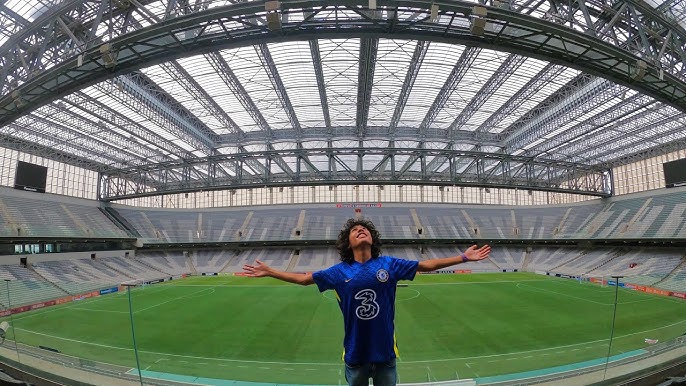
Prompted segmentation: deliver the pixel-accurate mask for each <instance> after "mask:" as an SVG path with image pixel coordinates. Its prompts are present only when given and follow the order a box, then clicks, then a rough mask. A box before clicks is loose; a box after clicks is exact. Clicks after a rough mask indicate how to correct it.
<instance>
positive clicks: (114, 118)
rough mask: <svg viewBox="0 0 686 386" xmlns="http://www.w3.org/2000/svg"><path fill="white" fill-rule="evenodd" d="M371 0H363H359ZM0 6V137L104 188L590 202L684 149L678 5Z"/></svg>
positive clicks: (681, 8)
mask: <svg viewBox="0 0 686 386" xmlns="http://www.w3.org/2000/svg"><path fill="white" fill-rule="evenodd" d="M374 3H376V2H374ZM369 6H370V3H368V2H367V1H333V2H315V1H302V0H298V1H295V0H284V1H281V2H277V1H266V2H264V1H247V2H242V1H236V2H234V1H226V0H158V1H152V0H111V1H99V0H97V1H96V0H0V136H1V138H2V142H0V145H1V146H4V147H9V148H14V149H18V150H21V151H23V152H27V153H32V154H40V155H41V156H43V157H47V158H52V159H55V160H58V161H62V162H67V163H70V164H75V165H78V166H81V167H85V168H87V169H90V170H95V171H98V172H100V173H101V175H102V178H103V183H104V186H105V189H104V190H103V191H102V195H103V198H106V199H112V198H118V197H130V196H135V195H147V194H156V193H160V192H179V191H188V190H197V189H213V188H220V187H232V188H240V187H250V186H274V185H286V184H347V183H355V184H357V183H373V184H395V183H411V184H418V183H431V184H452V185H475V186H500V187H517V188H527V189H543V190H554V191H569V192H576V193H583V194H595V195H607V194H608V193H609V191H608V188H607V179H608V173H607V171H608V170H609V169H611V168H612V167H615V166H618V165H622V164H627V163H630V162H633V161H635V160H638V159H643V158H647V157H651V156H654V155H657V154H662V153H665V152H668V151H673V150H674V149H681V148H684V147H686V144H685V142H686V130H685V129H684V123H686V73H685V71H686V69H684V59H685V58H686V54H685V52H684V46H685V45H684V43H685V42H686V29H685V28H684V27H685V26H686V5H685V3H684V1H682V0H674V1H666V2H657V1H655V0H647V1H643V0H617V1H601V0H590V1H578V2H571V3H570V2H561V1H556V0H551V1H523V0H514V1H509V2H508V1H503V0H491V1H488V2H485V3H484V2H467V1H452V0H451V1H445V2H441V3H435V2H432V1H429V0H420V1H411V2H409V1H379V2H378V5H377V6H376V8H375V9H370V8H369Z"/></svg>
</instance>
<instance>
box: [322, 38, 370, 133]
mask: <svg viewBox="0 0 686 386" xmlns="http://www.w3.org/2000/svg"><path fill="white" fill-rule="evenodd" d="M319 52H320V56H321V60H322V72H323V74H324V84H325V85H326V98H327V102H328V105H329V114H330V115H331V125H332V126H355V120H356V117H357V71H358V67H359V63H358V62H359V55H360V40H359V39H343V40H327V39H320V40H319Z"/></svg>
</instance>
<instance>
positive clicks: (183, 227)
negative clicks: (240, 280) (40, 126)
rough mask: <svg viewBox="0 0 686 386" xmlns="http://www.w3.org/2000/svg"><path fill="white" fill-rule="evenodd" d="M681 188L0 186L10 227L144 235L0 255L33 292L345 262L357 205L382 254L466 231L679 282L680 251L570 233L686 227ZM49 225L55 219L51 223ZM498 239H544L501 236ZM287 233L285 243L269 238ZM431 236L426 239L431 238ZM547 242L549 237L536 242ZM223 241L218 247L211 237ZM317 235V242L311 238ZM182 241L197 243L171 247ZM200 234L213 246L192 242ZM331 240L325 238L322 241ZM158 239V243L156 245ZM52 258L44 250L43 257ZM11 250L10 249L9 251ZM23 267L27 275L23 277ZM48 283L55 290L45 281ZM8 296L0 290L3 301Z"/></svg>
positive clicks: (675, 235)
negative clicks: (152, 204) (17, 258)
mask: <svg viewBox="0 0 686 386" xmlns="http://www.w3.org/2000/svg"><path fill="white" fill-rule="evenodd" d="M684 202H686V189H683V188H680V189H665V190H659V191H654V192H649V193H647V192H644V193H639V194H633V195H627V196H623V197H614V198H610V199H604V200H591V201H588V202H583V203H576V204H568V205H549V206H537V207H524V206H486V205H446V204H427V203H423V204H369V205H336V204H307V205H305V204H303V205H279V206H264V207H260V206H254V207H249V208H247V207H237V208H213V209H197V210H191V209H151V208H138V207H130V206H125V205H118V204H111V205H110V204H103V203H97V202H93V201H88V200H81V199H75V198H69V197H61V196H55V195H47V194H36V193H29V192H21V194H19V193H17V192H16V191H15V190H13V189H5V188H0V217H1V218H2V220H3V225H4V228H2V229H1V230H0V231H2V232H4V233H3V234H4V237H6V238H10V237H16V236H17V234H22V235H24V236H26V237H45V238H63V237H79V238H85V239H89V238H98V237H107V238H114V239H117V238H118V239H121V240H125V239H131V238H132V237H134V235H135V237H136V238H137V239H138V242H139V244H138V245H139V247H140V246H143V247H146V245H147V246H148V248H147V249H139V250H138V252H137V253H136V256H135V258H134V257H132V258H124V257H121V256H104V257H97V258H90V259H88V258H81V257H78V258H70V259H66V260H64V259H61V260H57V261H31V258H30V255H27V257H28V263H29V264H28V265H27V266H26V267H20V266H17V265H14V264H16V262H13V263H11V264H10V263H7V264H5V265H3V266H2V267H3V270H2V271H1V272H0V273H2V274H4V275H6V276H7V278H8V279H10V280H13V281H17V282H18V283H24V285H27V286H31V288H34V287H36V288H37V287H38V286H40V287H41V288H43V287H44V288H43V289H42V291H41V292H40V293H39V294H37V295H36V298H35V299H34V298H32V299H27V300H26V301H27V302H30V301H34V300H39V299H43V298H49V297H52V296H60V295H64V294H77V293H81V292H87V291H90V290H95V289H100V288H106V287H108V286H112V285H117V284H119V283H122V282H126V281H130V280H142V281H145V280H155V279H159V278H161V277H167V276H174V275H183V274H215V273H233V272H240V271H241V270H242V267H243V265H244V264H245V263H249V262H253V261H255V260H256V259H259V260H262V261H265V262H266V263H268V264H270V265H272V266H274V267H276V268H279V269H284V270H288V271H300V272H302V271H314V270H318V269H322V268H325V267H328V266H330V265H332V264H335V263H336V262H337V261H338V256H337V252H336V251H335V249H334V248H333V247H332V246H330V245H331V244H332V242H333V241H335V240H336V239H337V237H338V232H339V230H340V227H341V226H342V224H343V223H344V222H345V221H346V220H347V219H349V218H351V217H354V216H363V217H365V218H368V219H370V220H372V221H373V222H374V224H375V225H376V226H377V227H378V230H379V232H380V233H381V237H382V239H383V240H386V241H392V243H388V244H387V245H385V246H383V252H384V253H385V254H389V255H394V256H399V257H402V258H407V259H412V260H424V259H432V258H438V257H444V256H450V255H457V254H460V253H461V252H462V251H463V250H464V249H465V248H467V247H468V246H469V245H460V244H457V245H455V244H454V243H456V242H459V241H460V240H470V242H475V243H480V242H481V240H489V242H491V243H494V241H496V242H495V243H494V244H495V248H494V249H493V252H492V253H491V256H490V258H489V259H488V261H486V262H481V263H467V264H463V265H461V266H460V269H461V270H466V271H471V272H502V271H530V272H534V271H538V272H548V273H551V274H561V275H582V276H588V277H591V276H597V277H605V276H609V275H622V276H626V277H628V278H630V280H631V282H633V283H635V284H640V285H651V286H656V287H658V288H664V289H673V290H683V287H684V285H683V280H682V279H683V277H684V275H685V274H684V263H683V259H684V255H683V252H681V251H678V250H674V249H671V250H670V249H669V248H648V247H643V248H626V247H592V246H587V247H580V246H577V247H571V246H564V247H563V246H557V245H554V244H555V243H556V242H560V241H561V242H565V241H570V240H575V241H579V240H582V241H583V240H587V241H593V240H600V241H605V240H634V241H635V240H639V241H640V240H651V239H660V240H672V239H683V238H686V218H685V216H684V212H685V211H686V204H684ZM47 224H50V225H47ZM497 240H507V241H510V242H511V241H521V242H525V241H526V240H532V241H538V242H539V243H537V244H531V245H530V246H527V245H517V244H512V245H506V244H502V245H497V244H498V243H497ZM280 241H288V242H290V243H291V244H290V245H291V246H288V247H281V248H277V247H266V246H263V245H262V244H261V243H263V242H280ZM424 241H430V242H429V243H426V242H424ZM540 241H545V242H549V243H550V244H551V245H541V243H540ZM213 243H216V244H217V245H216V246H212V245H211V244H213ZM310 243H312V244H310ZM175 244H185V245H188V244H191V246H190V247H188V246H186V247H183V248H181V247H176V248H174V245H175ZM192 244H202V245H206V246H210V248H211V249H210V248H205V249H203V247H193V246H192ZM323 244H327V245H323ZM151 247H152V248H151ZM48 260H49V259H48ZM11 261H14V260H11ZM19 274H22V275H24V276H17V275H19ZM48 290H49V291H48ZM0 301H1V300H0Z"/></svg>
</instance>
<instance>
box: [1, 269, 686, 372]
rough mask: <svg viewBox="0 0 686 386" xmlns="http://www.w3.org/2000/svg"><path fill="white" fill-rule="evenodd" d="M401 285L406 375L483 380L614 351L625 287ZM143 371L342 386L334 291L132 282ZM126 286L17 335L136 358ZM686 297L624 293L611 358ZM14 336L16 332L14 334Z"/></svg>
mask: <svg viewBox="0 0 686 386" xmlns="http://www.w3.org/2000/svg"><path fill="white" fill-rule="evenodd" d="M408 284H409V285H408V286H407V287H399V288H398V291H397V302H396V337H397V340H398V346H399V349H400V358H399V361H398V373H399V378H400V382H403V383H407V382H421V381H427V380H431V381H433V380H439V381H440V380H447V379H456V378H457V377H459V378H472V377H484V376H492V375H498V374H506V373H514V372H521V371H528V370H534V369H540V368H546V367H553V366H557V365H562V364H568V363H574V362H581V361H585V360H590V359H596V358H601V357H604V356H605V355H606V354H607V352H608V342H609V337H610V330H611V325H612V312H613V307H612V305H613V303H614V296H615V289H614V287H600V286H598V285H594V284H589V283H586V284H579V283H578V282H576V281H573V280H567V279H558V278H550V277H546V276H540V275H534V274H528V273H507V274H473V275H418V276H417V278H416V279H415V281H413V282H408ZM131 298H132V307H133V310H134V314H133V319H134V326H135V336H136V342H137V346H138V350H139V356H140V367H141V368H142V369H147V370H151V371H158V372H166V373H175V374H184V375H193V376H201V377H207V378H222V379H234V380H244V381H260V382H274V383H276V382H279V383H298V384H331V385H334V384H338V383H339V382H342V383H345V382H344V381H343V375H342V368H343V366H342V362H341V354H342V341H343V322H342V316H341V314H340V310H339V309H338V305H337V304H336V301H335V300H334V297H333V294H332V293H330V292H327V293H324V294H320V293H319V292H318V291H317V289H316V287H315V286H311V287H301V286H297V285H292V284H285V283H281V282H278V281H276V280H272V279H253V278H242V277H230V276H219V277H191V278H187V279H183V280H176V281H172V282H168V283H165V284H158V285H152V286H147V287H142V288H137V289H134V290H133V291H132V296H131ZM128 307H129V303H128V297H127V295H126V293H116V294H111V295H105V296H101V297H98V298H93V299H87V300H82V301H77V302H73V303H69V304H66V305H61V306H56V307H50V308H46V309H42V310H37V311H32V312H29V313H25V314H19V315H17V316H15V317H14V327H15V329H16V335H17V338H18V340H19V342H24V343H27V344H30V345H34V346H38V345H43V346H48V347H51V348H55V349H58V350H60V351H61V352H63V353H67V354H70V355H74V356H78V357H80V358H85V359H90V360H96V361H99V362H106V363H113V364H119V365H124V366H130V367H132V368H133V367H136V364H135V357H134V353H133V345H132V334H131V326H130V315H129V313H128ZM685 317H686V302H684V301H682V300H678V299H673V298H666V297H661V296H656V295H649V294H645V293H642V292H636V291H630V290H625V289H620V290H619V300H618V308H617V320H616V323H615V334H614V340H613V345H612V354H613V355H614V354H619V353H623V352H627V351H630V350H634V349H637V348H643V347H645V346H646V343H645V342H644V339H645V338H651V339H659V340H660V341H665V340H668V339H671V338H674V337H676V336H678V335H681V334H683V333H684V332H685V331H686V319H685ZM10 338H12V336H11V335H10Z"/></svg>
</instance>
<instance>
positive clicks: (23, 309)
mask: <svg viewBox="0 0 686 386" xmlns="http://www.w3.org/2000/svg"><path fill="white" fill-rule="evenodd" d="M188 276H190V274H183V275H174V276H169V277H164V278H161V279H154V280H147V281H144V282H142V283H141V284H157V283H162V282H165V281H169V280H175V279H182V278H185V277H188ZM123 290H124V287H123V286H121V285H119V286H114V287H109V288H104V289H101V290H97V291H90V292H85V293H82V294H78V295H69V296H64V297H61V298H57V299H53V300H46V301H43V302H37V303H33V304H27V305H23V306H19V307H12V308H10V309H7V310H2V311H0V317H5V316H10V315H16V314H20V313H22V312H28V311H33V310H38V309H41V308H45V307H51V306H56V305H59V304H65V303H70V302H76V301H79V300H84V299H90V298H94V297H98V296H103V295H107V294H112V293H115V292H120V291H123Z"/></svg>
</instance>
